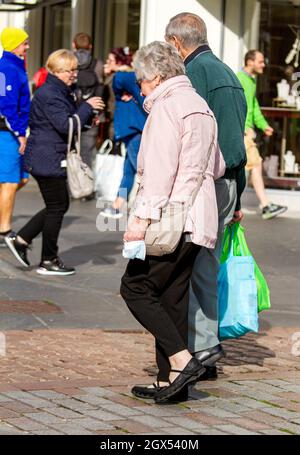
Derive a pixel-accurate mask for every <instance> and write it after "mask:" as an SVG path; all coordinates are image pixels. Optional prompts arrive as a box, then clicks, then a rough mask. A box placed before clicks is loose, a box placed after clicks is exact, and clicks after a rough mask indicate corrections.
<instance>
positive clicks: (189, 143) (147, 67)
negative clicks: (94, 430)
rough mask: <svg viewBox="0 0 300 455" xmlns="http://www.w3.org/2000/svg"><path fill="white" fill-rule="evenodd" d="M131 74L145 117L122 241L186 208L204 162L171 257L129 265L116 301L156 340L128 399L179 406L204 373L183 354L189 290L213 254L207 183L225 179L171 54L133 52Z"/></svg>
mask: <svg viewBox="0 0 300 455" xmlns="http://www.w3.org/2000/svg"><path fill="white" fill-rule="evenodd" d="M134 68H135V71H136V75H137V79H138V81H139V83H140V85H141V90H142V94H143V95H144V96H146V100H145V104H144V109H145V110H146V111H147V112H148V113H149V117H148V120H147V122H146V125H145V128H144V132H143V136H142V142H141V147H140V152H139V158H138V173H139V176H140V189H139V193H138V197H137V200H136V203H135V207H134V217H133V220H132V221H130V223H129V226H128V228H127V232H126V233H125V235H124V241H125V242H131V241H136V240H143V239H144V238H145V233H146V231H147V229H148V227H149V224H150V223H152V222H155V221H157V220H159V219H160V217H161V212H162V209H163V208H164V207H166V205H167V204H168V202H169V201H170V202H172V201H174V202H184V201H187V200H189V199H190V198H191V196H192V195H193V193H194V192H195V190H197V185H198V182H199V176H200V174H201V171H203V170H204V168H206V166H207V162H208V167H207V170H206V175H205V177H206V178H205V180H204V183H203V185H202V187H201V188H200V190H199V192H198V194H197V196H196V198H195V199H194V203H193V205H192V207H191V209H190V211H189V214H188V218H187V222H186V225H185V228H184V232H183V233H182V238H181V241H180V243H179V245H178V247H177V249H176V251H175V252H174V253H172V254H168V255H165V256H162V257H156V256H148V255H147V256H146V259H145V261H141V260H139V259H134V260H130V261H129V264H128V266H127V269H126V272H125V274H124V276H123V278H122V285H121V294H122V297H123V298H124V300H125V302H126V304H127V306H128V308H129V309H130V311H131V312H132V313H133V315H134V316H135V318H136V319H137V320H138V321H139V322H140V323H141V324H142V325H143V326H144V327H145V328H146V329H147V330H148V331H149V332H151V333H152V334H153V336H154V337H155V341H156V361H157V366H158V370H159V371H158V376H157V381H156V382H155V383H154V384H153V385H152V386H148V387H146V386H145V387H144V386H135V387H134V388H133V389H132V393H133V394H134V395H135V396H138V397H142V398H153V399H155V401H156V402H157V403H160V402H164V401H168V400H171V399H172V400H173V399H174V398H175V400H182V399H184V396H186V392H187V385H188V384H190V383H192V382H195V380H197V379H198V378H199V377H200V376H201V375H202V374H203V373H204V372H205V368H204V367H203V366H202V365H201V363H200V362H199V361H198V360H196V359H195V358H193V357H192V356H191V354H190V353H189V351H188V349H187V345H188V301H189V298H188V290H189V280H190V276H191V272H192V269H193V264H194V261H195V259H196V256H197V254H198V252H199V250H200V248H201V246H205V247H208V248H214V245H215V243H216V239H217V230H218V211H217V201H216V194H215V185H214V179H217V178H220V177H221V176H222V175H223V174H224V172H225V164H224V160H223V157H222V154H221V152H220V149H219V147H218V144H217V139H216V138H217V126H216V122H215V119H214V116H213V114H212V112H211V111H210V109H209V107H208V105H207V104H206V102H205V101H204V100H203V99H202V98H201V97H200V96H199V95H197V93H196V92H195V90H194V89H193V87H192V85H191V83H190V81H189V79H188V78H187V77H186V76H185V69H184V65H183V63H182V60H181V58H180V57H179V55H178V53H177V51H176V49H175V48H174V47H172V46H171V45H169V44H167V43H163V42H158V41H155V42H153V43H151V44H149V45H148V46H145V47H143V48H142V49H140V50H139V51H138V52H137V54H136V57H135V61H134ZM212 140H214V145H213V148H212V149H211V150H212V152H211V155H210V159H209V160H208V157H209V150H210V148H211V147H210V145H211V144H212Z"/></svg>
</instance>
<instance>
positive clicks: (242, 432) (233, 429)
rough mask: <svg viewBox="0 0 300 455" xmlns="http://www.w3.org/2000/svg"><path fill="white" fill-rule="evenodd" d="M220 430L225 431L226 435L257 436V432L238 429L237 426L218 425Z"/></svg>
mask: <svg viewBox="0 0 300 455" xmlns="http://www.w3.org/2000/svg"><path fill="white" fill-rule="evenodd" d="M217 428H218V430H221V431H225V432H226V433H230V434H236V435H244V436H247V435H256V434H259V433H257V432H252V431H249V430H245V429H244V428H241V427H238V426H237V425H218V427H217Z"/></svg>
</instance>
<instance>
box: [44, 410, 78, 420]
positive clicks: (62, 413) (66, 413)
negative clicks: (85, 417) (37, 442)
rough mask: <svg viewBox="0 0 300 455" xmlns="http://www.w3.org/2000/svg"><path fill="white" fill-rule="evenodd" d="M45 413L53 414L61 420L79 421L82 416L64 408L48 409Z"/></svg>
mask: <svg viewBox="0 0 300 455" xmlns="http://www.w3.org/2000/svg"><path fill="white" fill-rule="evenodd" d="M47 412H49V413H50V414H53V415H55V416H57V417H61V418H62V419H81V418H82V414H80V413H79V412H75V411H72V410H71V409H66V408H50V409H47Z"/></svg>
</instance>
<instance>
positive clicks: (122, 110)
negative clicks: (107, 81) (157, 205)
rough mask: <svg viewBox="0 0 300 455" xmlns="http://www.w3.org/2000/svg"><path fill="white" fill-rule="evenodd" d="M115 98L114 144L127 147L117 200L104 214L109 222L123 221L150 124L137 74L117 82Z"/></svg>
mask: <svg viewBox="0 0 300 455" xmlns="http://www.w3.org/2000/svg"><path fill="white" fill-rule="evenodd" d="M113 90H114V94H115V100H116V105H115V113H114V142H115V143H120V142H122V143H123V144H124V145H125V147H126V158H125V163H124V172H123V178H122V181H121V184H120V188H119V192H118V195H117V198H116V199H115V201H114V202H113V204H112V205H111V206H110V207H107V208H106V209H104V210H103V211H102V212H101V215H102V216H104V217H107V218H115V219H117V218H121V217H122V216H123V214H122V207H123V206H124V204H125V203H126V202H127V201H128V199H129V196H130V193H131V190H132V189H133V185H134V180H135V176H136V172H137V158H138V153H139V149H140V144H141V138H142V131H143V129H144V125H145V122H146V118H147V115H146V112H145V111H144V109H143V103H144V100H145V98H144V97H143V96H141V94H140V89H139V87H138V85H137V80H136V76H135V73H134V72H133V70H132V71H121V70H120V69H119V70H118V71H117V72H116V73H115V75H114V78H113Z"/></svg>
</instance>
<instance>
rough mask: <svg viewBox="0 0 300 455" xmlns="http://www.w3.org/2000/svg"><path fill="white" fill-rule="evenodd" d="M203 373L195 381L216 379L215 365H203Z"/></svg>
mask: <svg viewBox="0 0 300 455" xmlns="http://www.w3.org/2000/svg"><path fill="white" fill-rule="evenodd" d="M205 369H206V371H205V373H204V374H203V375H202V376H200V378H199V379H197V382H200V381H216V380H217V379H218V371H217V367H205Z"/></svg>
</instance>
